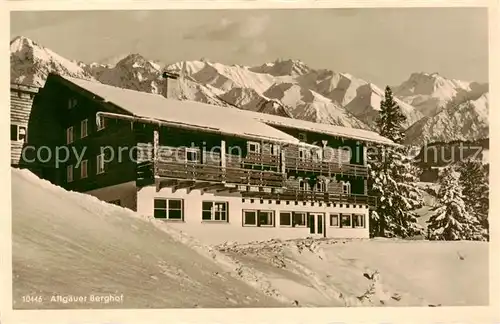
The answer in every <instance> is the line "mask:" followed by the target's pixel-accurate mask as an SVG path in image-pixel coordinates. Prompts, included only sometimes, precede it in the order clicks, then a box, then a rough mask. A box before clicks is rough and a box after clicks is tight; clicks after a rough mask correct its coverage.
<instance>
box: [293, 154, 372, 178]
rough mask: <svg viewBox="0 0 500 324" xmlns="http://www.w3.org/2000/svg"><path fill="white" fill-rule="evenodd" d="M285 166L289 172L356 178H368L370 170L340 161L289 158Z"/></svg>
mask: <svg viewBox="0 0 500 324" xmlns="http://www.w3.org/2000/svg"><path fill="white" fill-rule="evenodd" d="M285 165H286V169H287V170H296V171H310V172H311V171H312V172H318V173H321V174H342V175H348V176H355V177H358V176H359V177H367V176H368V169H367V167H366V166H364V165H357V164H349V163H343V162H340V161H321V160H315V159H301V158H299V157H290V156H287V157H286V159H285Z"/></svg>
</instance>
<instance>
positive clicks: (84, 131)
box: [80, 119, 88, 138]
mask: <svg viewBox="0 0 500 324" xmlns="http://www.w3.org/2000/svg"><path fill="white" fill-rule="evenodd" d="M87 126H88V119H84V120H82V121H81V122H80V138H84V137H87V135H88V127H87Z"/></svg>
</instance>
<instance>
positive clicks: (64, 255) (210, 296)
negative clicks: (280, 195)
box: [12, 169, 488, 308]
mask: <svg viewBox="0 0 500 324" xmlns="http://www.w3.org/2000/svg"><path fill="white" fill-rule="evenodd" d="M12 205H13V219H12V223H13V224H12V227H13V250H12V251H13V278H14V279H13V281H14V283H13V292H14V295H13V299H14V307H15V308H103V307H109V308H168V307H186V308H187V307H282V306H292V307H293V306H382V305H385V306H410V305H411V306H428V305H431V306H432V305H443V306H447V305H470V306H472V305H487V304H488V243H485V242H427V241H398V240H351V241H349V240H309V239H304V240H293V241H286V242H280V241H269V242H256V243H249V244H246V245H239V246H238V245H230V244H226V245H222V246H218V247H210V246H208V245H205V244H202V243H201V242H199V241H198V240H196V239H194V238H191V237H188V236H187V235H185V234H183V233H180V232H178V231H176V230H174V229H172V228H171V227H170V226H169V225H168V223H164V222H162V221H160V220H155V219H149V218H146V217H142V216H140V215H137V214H136V213H133V212H131V211H129V210H126V209H123V208H121V207H118V206H114V205H109V204H106V203H104V202H101V201H99V200H97V199H96V198H93V197H90V196H87V195H83V194H79V193H74V192H67V191H65V190H63V189H61V188H59V187H55V186H53V185H51V184H49V183H48V182H46V181H42V180H40V179H38V178H37V177H36V176H34V175H33V174H31V173H29V172H28V171H21V170H14V169H13V170H12ZM27 294H31V295H32V296H43V298H44V300H43V302H40V303H39V302H31V303H27V302H23V296H26V295H27ZM91 294H95V295H109V294H113V295H116V296H121V294H123V301H122V302H111V303H108V304H104V303H96V302H83V303H68V304H63V303H60V302H50V298H51V297H52V296H57V295H61V296H68V295H72V296H90V295H91ZM89 298H90V297H89Z"/></svg>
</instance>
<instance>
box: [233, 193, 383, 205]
mask: <svg viewBox="0 0 500 324" xmlns="http://www.w3.org/2000/svg"><path fill="white" fill-rule="evenodd" d="M242 196H243V197H248V198H256V199H276V200H292V201H310V202H322V203H338V204H353V205H368V206H369V207H370V208H374V207H376V206H377V197H374V196H367V195H360V194H340V193H331V192H317V191H303V190H287V189H285V190H284V191H283V192H281V193H278V192H250V191H248V192H242Z"/></svg>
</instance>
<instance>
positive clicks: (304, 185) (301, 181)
mask: <svg viewBox="0 0 500 324" xmlns="http://www.w3.org/2000/svg"><path fill="white" fill-rule="evenodd" d="M307 187H308V185H307V181H305V180H304V179H299V190H302V191H306V190H307Z"/></svg>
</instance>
